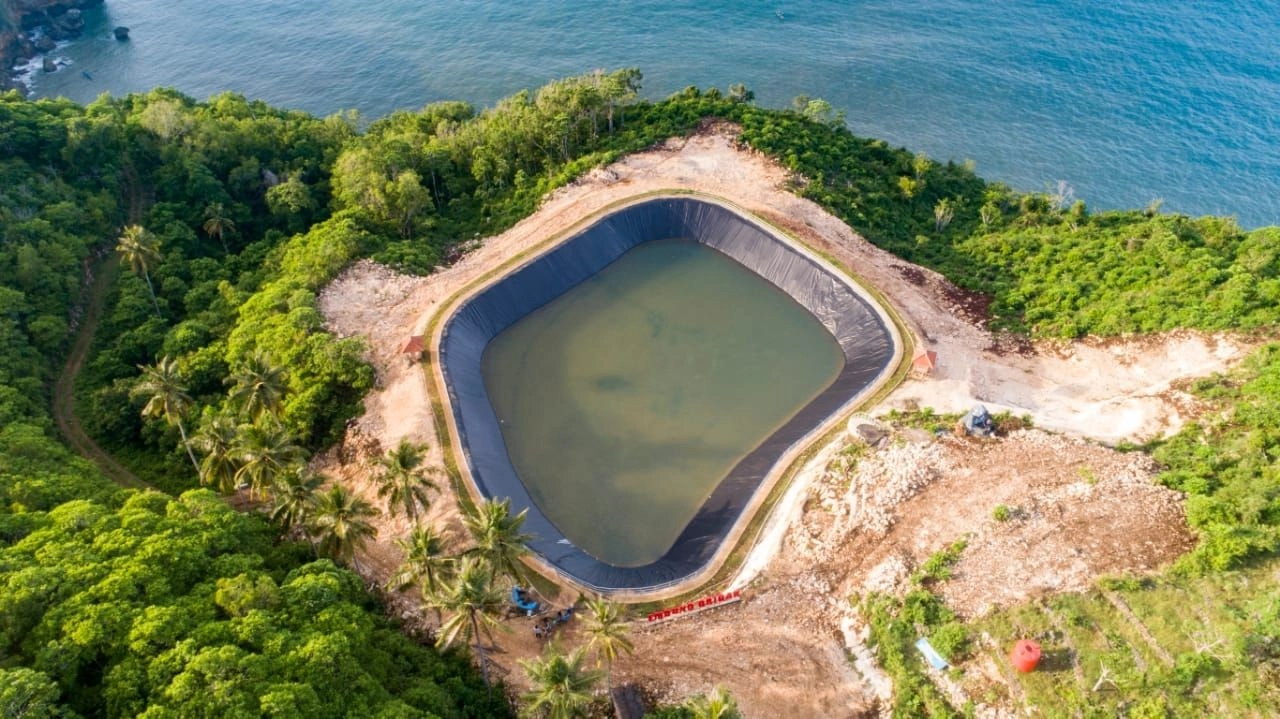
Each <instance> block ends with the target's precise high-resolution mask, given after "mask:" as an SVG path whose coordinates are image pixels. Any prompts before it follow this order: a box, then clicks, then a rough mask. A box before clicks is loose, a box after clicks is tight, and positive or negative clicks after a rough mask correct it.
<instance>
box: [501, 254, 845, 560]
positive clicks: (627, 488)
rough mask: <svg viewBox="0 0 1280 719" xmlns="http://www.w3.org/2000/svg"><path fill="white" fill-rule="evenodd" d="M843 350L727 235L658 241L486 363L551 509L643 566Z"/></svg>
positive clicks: (504, 337) (580, 536)
mask: <svg viewBox="0 0 1280 719" xmlns="http://www.w3.org/2000/svg"><path fill="white" fill-rule="evenodd" d="M843 364H844V358H843V356H842V354H841V353H840V348H839V346H838V345H837V344H836V342H835V340H834V339H833V338H832V337H831V335H830V334H828V333H827V331H826V330H825V329H824V328H823V327H822V325H820V324H819V323H818V321H817V320H816V319H814V318H813V317H812V316H811V315H810V314H809V313H808V312H807V311H806V310H805V309H804V308H803V307H801V306H800V305H799V304H797V303H796V302H795V301H793V300H792V299H791V298H790V297H788V296H787V295H785V294H784V293H782V292H781V291H780V290H778V289H777V288H775V287H773V286H772V285H770V284H769V283H767V282H765V281H764V280H762V279H760V278H759V277H757V276H756V275H755V274H754V273H752V272H750V271H749V270H747V269H746V268H744V267H742V266H741V265H739V264H738V263H736V262H734V261H733V260H731V259H729V258H728V257H725V256H724V255H722V254H720V253H719V252H717V251H715V250H713V249H710V248H707V247H705V246H703V245H700V244H697V243H695V242H692V241H687V240H658V241H654V242H646V243H644V244H641V245H639V246H637V247H636V248H635V249H633V250H631V251H630V252H628V253H627V254H625V255H623V256H622V257H621V258H620V259H618V261H616V262H614V263H613V264H611V265H609V266H608V267H607V268H605V269H604V270H603V271H602V272H600V273H599V274H597V275H596V276H594V277H592V278H591V279H589V280H587V281H586V282H584V283H582V284H581V285H579V286H577V287H575V288H574V289H572V290H570V291H569V292H568V293H566V294H565V295H563V296H561V297H560V298H558V299H556V300H555V301H554V302H552V303H550V304H548V305H547V306H545V307H543V308H541V309H539V310H538V311H537V312H534V313H533V314H531V315H529V316H528V317H526V318H524V319H523V320H521V321H520V322H518V323H516V324H515V325H513V326H512V327H510V328H509V329H507V330H506V331H504V332H503V333H502V334H500V335H498V336H497V337H495V338H494V339H493V341H492V342H491V343H490V344H489V347H488V348H487V349H486V350H485V354H484V360H483V371H484V378H485V385H486V387H487V389H488V392H489V396H490V399H491V400H492V402H493V406H494V409H495V410H496V411H497V414H498V419H499V421H500V422H501V423H502V431H503V436H504V438H505V440H506V443H507V448H508V450H509V452H510V455H511V463H512V465H513V466H514V467H515V469H516V472H517V473H518V474H519V475H520V478H521V480H522V481H523V482H524V484H525V486H527V487H528V489H529V493H530V495H531V496H532V497H533V499H534V501H535V502H537V504H538V506H539V507H540V508H541V509H542V512H543V513H544V514H545V515H546V516H547V518H548V519H550V520H551V521H552V522H553V523H555V524H556V526H557V527H559V528H560V530H561V531H562V532H563V533H564V535H565V536H566V537H568V538H569V539H570V540H571V541H573V543H574V544H576V545H577V546H579V547H581V548H582V549H583V550H585V551H587V552H589V553H590V554H592V555H594V556H596V557H597V558H599V559H601V560H603V561H605V562H608V563H610V564H614V565H616V566H637V565H641V564H647V563H649V562H651V561H653V560H655V559H657V558H659V557H661V556H662V555H663V554H664V553H665V552H666V551H667V549H668V548H670V547H671V545H672V544H673V543H674V542H675V540H676V538H677V537H678V536H679V534H680V531H681V530H682V529H684V526H685V525H686V524H687V523H688V522H689V520H690V518H692V517H693V515H694V513H695V512H696V511H697V509H698V507H699V506H701V504H702V503H703V501H704V500H705V499H706V498H707V497H708V496H709V495H710V493H711V491H712V489H714V488H715V486H716V484H717V483H718V482H719V481H720V479H721V478H723V477H724V476H725V475H726V474H727V473H728V472H729V470H730V469H731V468H732V467H733V465H734V464H736V463H737V461H738V460H739V459H740V458H741V457H742V456H744V455H745V454H746V453H748V452H749V451H751V450H752V449H753V448H754V447H755V446H756V445H758V444H760V442H761V441H763V440H764V439H765V438H766V437H768V436H769V434H771V433H772V432H773V431H774V430H775V429H777V428H778V427H779V426H781V425H782V424H783V423H784V422H785V421H786V420H787V419H788V418H790V417H791V415H793V414H795V412H796V411H798V410H799V409H800V408H801V407H803V406H804V405H805V404H806V403H808V401H809V400H811V399H812V398H813V397H815V396H816V395H817V394H818V393H819V392H821V391H822V390H823V389H824V388H825V387H826V386H827V385H829V384H830V383H831V382H832V381H833V380H834V379H835V377H836V375H837V374H838V373H839V372H840V370H841V369H842V367H843Z"/></svg>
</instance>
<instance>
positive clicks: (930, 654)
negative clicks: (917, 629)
mask: <svg viewBox="0 0 1280 719" xmlns="http://www.w3.org/2000/svg"><path fill="white" fill-rule="evenodd" d="M916 649H919V650H920V653H921V654H923V655H924V660H925V661H926V662H929V666H931V667H933V668H934V669H937V670H939V671H941V670H943V669H946V668H947V667H950V666H951V665H950V664H947V660H946V659H943V658H942V655H941V654H939V653H938V650H937V649H934V648H933V645H932V644H930V643H929V640H928V639H925V638H924V637H921V638H919V639H917V640H916Z"/></svg>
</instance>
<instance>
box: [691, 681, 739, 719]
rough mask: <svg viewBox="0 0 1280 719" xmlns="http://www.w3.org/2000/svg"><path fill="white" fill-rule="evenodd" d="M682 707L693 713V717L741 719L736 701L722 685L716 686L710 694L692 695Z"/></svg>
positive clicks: (698, 718)
mask: <svg viewBox="0 0 1280 719" xmlns="http://www.w3.org/2000/svg"><path fill="white" fill-rule="evenodd" d="M684 707H685V709H688V710H689V711H690V712H692V713H693V719H742V712H741V711H739V710H738V702H736V701H734V699H733V697H731V696H729V692H727V691H725V689H724V687H716V688H715V689H713V690H711V693H710V694H704V695H702V696H697V697H694V698H692V699H690V700H689V701H687V702H685V703H684Z"/></svg>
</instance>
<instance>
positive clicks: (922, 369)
mask: <svg viewBox="0 0 1280 719" xmlns="http://www.w3.org/2000/svg"><path fill="white" fill-rule="evenodd" d="M937 366H938V353H937V352H934V351H933V350H924V349H922V350H919V351H917V352H916V356H915V357H913V358H911V376H912V377H928V376H929V375H931V374H933V370H934V368H935V367H937Z"/></svg>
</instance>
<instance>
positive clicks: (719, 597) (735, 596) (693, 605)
mask: <svg viewBox="0 0 1280 719" xmlns="http://www.w3.org/2000/svg"><path fill="white" fill-rule="evenodd" d="M741 599H742V590H741V589H735V590H733V591H732V592H725V593H724V594H712V595H710V596H706V597H703V598H702V599H698V600H695V601H691V602H687V603H685V604H679V605H676V606H674V607H667V608H666V609H659V610H658V611H656V612H650V613H649V622H650V623H653V622H660V621H662V620H664V619H671V618H672V617H679V616H684V615H685V614H693V613H694V612H700V611H702V610H703V609H710V608H712V607H718V606H720V605H721V604H731V603H733V602H737V601H741Z"/></svg>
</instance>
